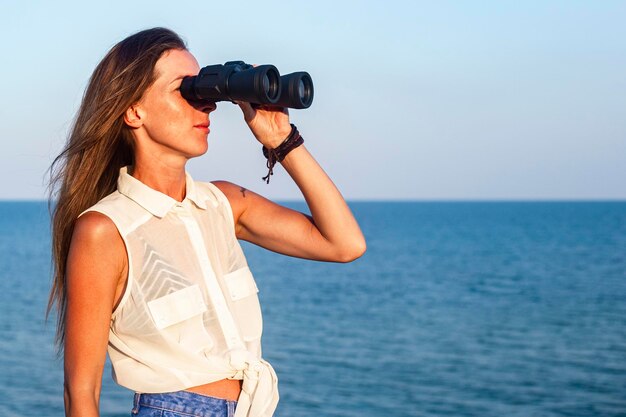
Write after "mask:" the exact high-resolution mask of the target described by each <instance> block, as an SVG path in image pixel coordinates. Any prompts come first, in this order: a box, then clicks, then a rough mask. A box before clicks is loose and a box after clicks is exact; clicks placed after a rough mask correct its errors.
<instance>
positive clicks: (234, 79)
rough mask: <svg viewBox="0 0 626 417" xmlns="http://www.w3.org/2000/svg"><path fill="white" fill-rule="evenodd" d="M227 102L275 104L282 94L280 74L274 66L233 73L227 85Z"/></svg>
mask: <svg viewBox="0 0 626 417" xmlns="http://www.w3.org/2000/svg"><path fill="white" fill-rule="evenodd" d="M226 89H227V91H228V98H227V100H230V101H233V100H241V101H247V102H250V103H258V104H274V103H276V101H277V100H278V97H279V94H280V74H279V73H278V70H277V69H276V67H274V66H273V65H260V66H258V67H254V68H250V69H246V70H242V71H233V72H232V73H231V75H230V77H228V81H227V83H226Z"/></svg>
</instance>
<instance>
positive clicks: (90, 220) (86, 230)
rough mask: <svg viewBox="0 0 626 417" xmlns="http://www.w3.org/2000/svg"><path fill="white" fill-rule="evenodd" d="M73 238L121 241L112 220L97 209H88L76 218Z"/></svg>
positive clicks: (94, 241)
mask: <svg viewBox="0 0 626 417" xmlns="http://www.w3.org/2000/svg"><path fill="white" fill-rule="evenodd" d="M73 239H79V240H81V241H84V242H90V243H98V242H103V243H104V242H108V243H113V242H115V241H116V240H119V241H120V243H123V242H122V237H121V236H120V234H119V232H118V231H117V227H116V226H115V223H113V220H111V219H110V218H109V217H108V216H106V215H104V214H102V213H99V212H97V211H89V212H87V213H85V214H83V215H82V216H80V217H79V218H78V220H76V224H75V225H74V235H73Z"/></svg>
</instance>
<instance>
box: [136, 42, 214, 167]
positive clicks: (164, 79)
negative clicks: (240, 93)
mask: <svg viewBox="0 0 626 417" xmlns="http://www.w3.org/2000/svg"><path fill="white" fill-rule="evenodd" d="M199 71H200V68H199V66H198V62H197V61H196V59H195V58H194V56H193V55H191V53H189V51H185V50H177V49H173V50H170V51H167V52H165V53H164V54H163V55H162V56H161V58H160V59H159V60H158V61H157V63H156V67H155V73H156V80H155V81H154V83H153V84H152V85H151V86H150V88H149V89H148V90H147V91H146V92H145V93H144V95H143V97H142V99H141V101H140V102H139V103H138V104H137V106H136V107H137V109H138V111H140V112H141V113H140V114H141V122H142V123H141V128H140V130H141V132H136V135H140V136H142V138H141V139H144V138H145V139H146V140H140V141H139V142H140V143H139V144H138V145H139V147H141V146H144V147H145V146H148V147H150V149H151V152H153V151H154V150H158V151H159V152H166V153H172V152H173V153H174V154H179V155H181V156H184V157H185V158H187V159H188V158H192V157H194V156H199V155H202V154H204V153H205V152H206V151H207V148H208V143H207V136H208V134H209V124H210V123H209V113H210V112H212V111H213V110H215V108H216V106H215V104H213V103H207V105H206V106H205V107H203V108H196V107H194V106H192V105H191V104H189V102H188V101H187V100H185V99H184V98H183V97H182V96H181V94H180V84H181V82H182V80H183V78H184V77H186V76H189V75H197V74H198V72H199ZM141 142H144V143H143V144H142V143H141ZM145 142H147V143H145Z"/></svg>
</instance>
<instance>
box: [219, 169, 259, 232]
mask: <svg viewBox="0 0 626 417" xmlns="http://www.w3.org/2000/svg"><path fill="white" fill-rule="evenodd" d="M211 184H213V185H215V186H216V187H217V188H219V189H220V191H221V192H223V193H224V195H225V196H226V198H227V199H228V202H229V203H230V206H231V208H232V210H233V217H235V223H237V219H239V217H240V216H241V214H242V213H243V212H244V211H245V210H246V208H247V207H248V204H249V203H250V200H251V199H254V198H255V197H257V196H258V194H255V193H254V192H252V191H250V190H248V189H247V188H245V187H242V186H241V185H237V184H233V183H232V182H229V181H223V180H220V181H211Z"/></svg>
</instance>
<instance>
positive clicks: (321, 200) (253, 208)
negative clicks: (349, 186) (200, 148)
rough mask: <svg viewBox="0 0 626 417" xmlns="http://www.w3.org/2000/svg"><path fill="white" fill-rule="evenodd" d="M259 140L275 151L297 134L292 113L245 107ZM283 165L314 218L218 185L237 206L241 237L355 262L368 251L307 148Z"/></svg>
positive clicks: (293, 253) (289, 252)
mask: <svg viewBox="0 0 626 417" xmlns="http://www.w3.org/2000/svg"><path fill="white" fill-rule="evenodd" d="M239 105H240V107H241V108H242V110H243V112H244V118H245V120H246V122H247V123H248V125H249V126H250V129H251V130H252V132H253V134H254V136H255V137H256V138H257V140H258V141H259V142H260V143H262V144H263V145H264V146H266V147H268V148H275V147H276V146H278V145H279V144H280V143H281V142H282V140H283V139H284V138H285V137H287V135H288V133H289V132H290V130H291V126H290V124H289V116H288V114H287V111H286V110H284V109H279V108H262V109H259V108H257V109H255V108H253V107H252V106H250V105H249V104H248V103H239ZM282 165H283V167H284V168H285V170H286V171H287V172H288V173H289V175H290V176H291V178H293V180H294V182H295V183H296V185H297V186H298V188H300V191H301V192H302V194H303V196H304V198H305V200H306V202H307V204H308V206H309V210H310V211H311V215H312V216H311V217H309V216H306V215H304V214H302V213H299V212H297V211H295V210H291V209H288V208H286V207H282V206H280V205H278V204H275V203H273V202H271V201H269V200H267V199H265V198H263V197H261V196H260V195H258V194H255V193H253V192H251V191H248V190H245V189H243V188H241V187H239V186H236V185H234V184H231V183H228V182H223V181H217V182H215V185H216V186H218V187H219V188H220V189H221V190H222V191H223V192H224V194H226V196H227V197H228V199H229V201H230V203H231V207H232V208H233V217H234V219H235V225H236V226H235V227H236V234H237V237H238V238H240V239H243V240H247V241H249V242H252V243H255V244H257V245H259V246H262V247H264V248H267V249H270V250H273V251H275V252H279V253H283V254H286V255H291V256H296V257H300V258H307V259H315V260H321V261H333V262H350V261H352V260H354V259H356V258H358V257H359V256H361V255H362V254H363V253H364V252H365V248H366V245H365V238H364V237H363V234H362V233H361V229H360V228H359V225H358V224H357V222H356V220H355V218H354V216H353V215H352V212H351V211H350V209H349V208H348V205H347V204H346V202H345V200H344V198H343V196H342V195H341V193H340V192H339V190H338V189H337V187H336V186H335V184H333V182H332V181H331V179H330V178H329V177H328V175H326V173H325V172H324V170H323V169H322V168H321V167H320V165H319V164H318V163H317V162H316V161H315V159H314V158H313V156H312V155H311V154H310V153H309V152H308V150H307V149H306V147H305V146H304V145H301V146H299V147H297V148H296V149H294V150H292V151H291V152H289V154H287V156H286V157H285V159H284V160H283V162H282Z"/></svg>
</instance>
